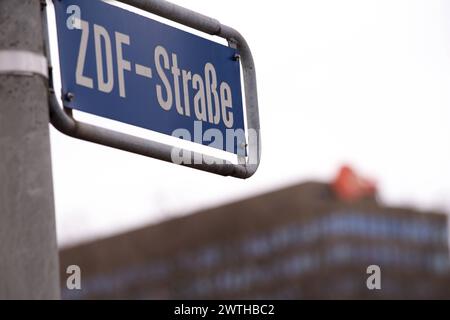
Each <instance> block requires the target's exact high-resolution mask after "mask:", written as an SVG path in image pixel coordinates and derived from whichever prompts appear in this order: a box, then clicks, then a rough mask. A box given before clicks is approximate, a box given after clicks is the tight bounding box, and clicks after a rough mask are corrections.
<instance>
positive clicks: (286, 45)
mask: <svg viewBox="0 0 450 320" xmlns="http://www.w3.org/2000/svg"><path fill="white" fill-rule="evenodd" d="M173 2H175V3H177V4H180V5H183V6H186V7H189V8H190V9H193V10H196V11H199V12H201V13H204V14H206V15H209V16H212V17H214V18H217V19H218V20H220V21H221V22H222V23H224V24H228V25H230V26H233V27H235V28H236V29H238V30H239V31H240V32H241V33H242V34H243V35H244V36H245V37H246V38H247V40H248V42H249V44H250V46H251V48H252V51H253V55H254V58H255V63H256V68H257V76H258V89H259V101H260V112H261V126H262V135H263V159H262V165H261V167H260V170H259V172H258V173H257V174H256V176H254V177H253V178H251V179H250V180H246V181H243V180H237V179H234V178H223V177H220V176H215V175H211V174H207V173H203V172H199V171H194V170H191V169H186V168H182V167H178V166H175V165H171V164H167V163H163V162H160V161H156V160H153V159H149V158H144V157H141V156H138V155H133V154H129V153H126V152H122V151H116V150H112V149H109V148H106V147H102V146H99V145H94V144H91V143H88V142H83V141H78V140H75V139H72V138H69V137H66V136H64V135H62V134H61V133H59V132H57V131H56V130H55V129H53V128H52V131H51V139H52V156H53V167H54V182H55V201H56V212H57V227H58V239H59V243H60V244H61V245H69V244H73V243H75V242H79V241H86V240H89V239H92V238H96V237H101V236H106V235H109V234H112V233H117V232H122V231H125V230H129V229H133V228H135V227H140V226H143V225H145V224H148V223H153V222H156V221H160V220H162V219H167V218H170V217H173V216H176V215H180V214H186V213H189V212H192V211H195V210H197V209H199V208H203V207H208V206H213V205H217V204H219V203H225V202H229V201H234V200H236V199H238V198H245V197H248V196H250V195H253V194H255V193H261V192H264V191H266V190H271V189H274V188H277V187H280V186H283V185H286V184H292V183H297V182H301V181H305V180H310V179H319V180H324V181H327V180H329V179H331V178H332V177H333V175H334V174H335V172H336V171H337V169H338V168H339V166H340V165H341V164H344V163H349V164H351V165H353V166H354V167H355V168H356V169H357V170H359V171H360V172H362V173H363V174H365V175H368V176H369V177H372V178H374V179H376V180H377V181H378V186H379V189H380V192H381V197H382V199H383V201H385V202H386V203H388V204H390V205H405V204H406V205H412V206H418V207H420V208H425V209H441V210H446V211H447V212H449V211H450V90H449V89H450V37H449V36H450V19H448V17H449V16H450V2H446V1H435V0H423V1H413V0H404V1H400V0H386V1H381V0H376V1H362V0H355V1H344V0H340V1H336V0H334V1H317V0H315V1H299V0H296V1H292V0H289V1H287V0H280V1H276V2H273V1H270V2H269V1H257V2H256V1H242V0H239V1H237V0H228V1H211V0H189V1H188V0H176V1H173ZM274 4H276V5H274ZM54 32H55V30H54V29H53V28H51V33H52V34H54ZM95 121H97V120H94V122H95ZM97 122H98V121H97ZM109 125H110V124H109ZM114 126H115V125H113V128H114ZM116 127H117V126H116ZM274 214H275V213H274Z"/></svg>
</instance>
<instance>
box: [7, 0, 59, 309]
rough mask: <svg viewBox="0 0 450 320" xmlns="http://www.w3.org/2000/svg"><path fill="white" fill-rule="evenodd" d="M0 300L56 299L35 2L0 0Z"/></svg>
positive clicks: (37, 4) (39, 23)
mask: <svg viewBox="0 0 450 320" xmlns="http://www.w3.org/2000/svg"><path fill="white" fill-rule="evenodd" d="M0 30H1V32H0V185H1V186H0V300H2V299H59V297H60V289H59V267H58V249H57V244H56V227H55V212H54V203H53V186H52V172H51V159H50V139H49V126H48V121H49V116H48V94H47V92H48V86H47V78H46V77H47V60H46V58H45V56H44V37H43V28H42V18H41V2H40V1H38V0H35V1H17V0H2V1H0Z"/></svg>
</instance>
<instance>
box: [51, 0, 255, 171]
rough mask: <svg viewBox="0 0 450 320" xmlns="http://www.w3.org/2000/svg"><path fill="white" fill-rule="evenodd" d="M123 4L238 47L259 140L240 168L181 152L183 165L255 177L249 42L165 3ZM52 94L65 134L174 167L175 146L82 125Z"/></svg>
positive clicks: (55, 118)
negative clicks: (187, 159) (188, 160)
mask: <svg viewBox="0 0 450 320" xmlns="http://www.w3.org/2000/svg"><path fill="white" fill-rule="evenodd" d="M119 1H120V2H123V3H125V4H128V5H131V6H134V7H136V8H139V9H142V10H145V11H147V12H150V13H153V14H156V15H158V16H161V17H164V18H166V19H168V20H172V21H174V22H178V23H180V24H183V25H185V26H188V27H191V28H193V29H196V30H199V31H202V32H205V33H208V34H211V35H216V36H219V37H221V38H224V39H226V40H227V41H228V43H229V46H230V47H235V48H237V49H238V50H239V52H240V61H241V65H242V69H243V76H244V91H245V102H246V115H247V129H249V130H250V129H251V130H252V132H254V133H256V137H255V139H253V140H256V141H250V143H249V146H248V148H249V149H248V157H247V159H246V160H245V161H243V162H242V161H241V160H242V159H240V161H239V164H233V163H230V162H229V161H225V160H223V159H218V158H214V157H210V156H206V155H203V154H199V153H195V152H192V151H190V150H183V149H182V150H180V151H182V152H190V155H191V163H181V165H183V166H186V167H190V168H193V169H198V170H202V171H206V172H210V173H214V174H218V175H222V176H232V177H236V178H241V179H247V178H250V177H251V176H253V175H254V174H255V172H256V170H257V169H258V166H259V163H260V157H261V137H260V124H259V111H258V97H257V86H256V73H255V66H254V62H253V57H252V54H251V51H250V48H249V46H248V44H247V42H246V41H245V39H244V38H243V37H242V36H241V35H240V33H239V32H237V31H236V30H234V29H233V28H230V27H228V26H225V25H222V24H221V23H220V22H219V21H217V20H215V19H212V18H210V17H207V16H204V15H202V14H200V13H197V12H194V11H192V10H189V9H186V8H183V7H181V6H178V5H175V4H173V3H170V2H167V1H164V0H119ZM50 93H51V94H50V121H51V123H52V125H53V126H54V127H55V128H56V129H58V130H59V131H61V132H62V133H65V134H67V135H69V136H71V137H74V138H77V139H82V140H87V141H90V142H94V143H98V144H101V145H104V146H108V147H112V148H116V149H120V150H124V151H129V152H132V153H136V154H140V155H144V156H148V157H152V158H155V159H159V160H162V161H167V162H171V163H173V161H172V157H171V154H172V150H173V148H174V147H173V146H170V145H167V144H163V143H159V142H155V141H150V140H146V139H142V138H138V137H135V136H131V135H128V134H124V133H120V132H117V131H113V130H109V129H105V128H102V127H97V126H94V125H90V124H86V123H82V122H79V121H77V120H75V119H74V118H73V117H72V116H71V113H70V112H65V110H64V109H63V108H62V107H61V106H60V104H59V102H58V99H57V98H56V96H55V92H54V90H51V91H50ZM196 159H203V160H202V163H196V161H195V160H196ZM211 163H212V164H211Z"/></svg>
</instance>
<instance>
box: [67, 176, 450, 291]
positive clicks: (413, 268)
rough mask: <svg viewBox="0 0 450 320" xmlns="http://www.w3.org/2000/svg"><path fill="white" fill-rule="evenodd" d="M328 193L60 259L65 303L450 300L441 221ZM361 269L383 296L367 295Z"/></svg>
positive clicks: (273, 196)
mask: <svg viewBox="0 0 450 320" xmlns="http://www.w3.org/2000/svg"><path fill="white" fill-rule="evenodd" d="M336 186H338V188H339V183H335V184H333V185H328V184H321V183H305V184H301V185H297V186H293V187H289V188H286V189H283V190H279V191H275V192H271V193H268V194H264V195H261V196H257V197H254V198H251V199H248V200H244V201H240V202H237V203H232V204H229V205H225V206H222V207H219V208H215V209H210V210H205V211H202V212H199V213H196V214H193V215H190V216H186V217H182V218H178V219H174V220H171V221H167V222H164V223H161V224H158V225H153V226H148V227H145V228H143V229H141V230H137V231H133V232H129V233H127V234H123V235H119V236H115V237H111V238H108V239H104V240H99V241H95V242H92V243H87V244H83V245H80V246H77V247H73V248H68V249H64V250H62V251H61V279H62V284H61V285H62V292H63V298H65V299H93V298H100V299H105V298H112V299H115V298H123V299H316V298H321V299H354V298H358V299H372V298H374V299H377V298H386V299H397V298H425V299H429V298H450V286H449V284H450V282H449V279H450V277H449V273H448V267H449V254H448V230H447V216H446V215H444V214H439V213H433V212H417V211H415V210H410V209H401V208H386V207H383V206H380V205H379V204H378V203H377V201H376V200H375V198H374V197H373V196H370V195H369V196H365V197H358V199H352V201H344V200H343V199H339V197H337V196H336V194H339V192H337V191H336ZM341 191H342V190H341ZM366 195H367V194H366ZM69 265H78V266H80V267H81V270H82V290H80V291H77V290H68V289H66V285H65V279H67V275H66V273H65V270H66V268H67V266H69ZM369 265H378V266H380V268H381V279H382V280H381V286H382V288H381V290H375V291H371V290H368V288H367V285H366V280H367V278H368V277H369V275H368V274H367V273H366V270H367V267H368V266H369Z"/></svg>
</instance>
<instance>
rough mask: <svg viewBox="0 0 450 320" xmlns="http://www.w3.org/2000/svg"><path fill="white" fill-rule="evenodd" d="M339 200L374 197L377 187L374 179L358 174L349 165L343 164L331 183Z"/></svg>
mask: <svg viewBox="0 0 450 320" xmlns="http://www.w3.org/2000/svg"><path fill="white" fill-rule="evenodd" d="M331 187H332V189H333V191H334V193H335V194H336V196H337V197H338V198H339V199H340V200H344V201H355V200H359V199H362V198H368V197H374V196H375V194H376V192H377V188H376V185H375V182H374V181H371V180H369V179H366V178H363V177H361V176H359V175H358V174H357V173H356V172H355V171H354V170H353V169H352V168H350V167H349V166H343V167H342V168H341V169H340V170H339V173H338V175H337V176H336V178H335V179H334V181H333V183H332V185H331Z"/></svg>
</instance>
